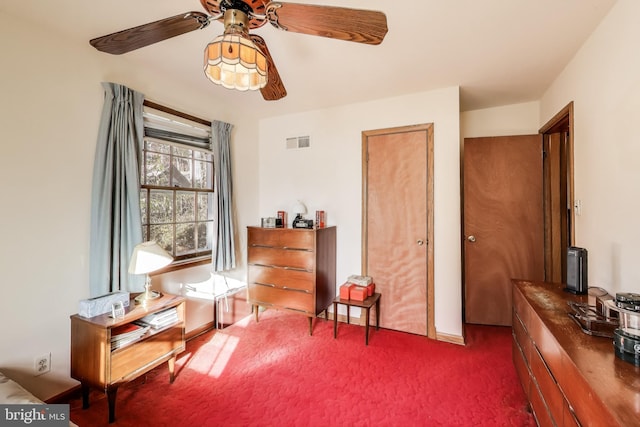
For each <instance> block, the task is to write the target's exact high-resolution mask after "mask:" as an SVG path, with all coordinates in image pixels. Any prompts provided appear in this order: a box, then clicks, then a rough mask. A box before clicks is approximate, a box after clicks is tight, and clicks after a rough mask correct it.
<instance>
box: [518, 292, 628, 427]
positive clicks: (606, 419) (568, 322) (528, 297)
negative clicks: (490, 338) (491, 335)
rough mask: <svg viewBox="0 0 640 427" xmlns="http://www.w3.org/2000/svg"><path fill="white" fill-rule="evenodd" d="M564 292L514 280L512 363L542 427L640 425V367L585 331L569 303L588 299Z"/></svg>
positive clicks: (601, 339)
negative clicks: (576, 319)
mask: <svg viewBox="0 0 640 427" xmlns="http://www.w3.org/2000/svg"><path fill="white" fill-rule="evenodd" d="M563 288H564V286H563V285H561V284H557V283H542V282H529V281H521V280H514V281H513V361H514V364H515V367H516V371H517V372H518V376H519V377H520V380H521V382H522V385H523V388H524V391H525V393H526V394H527V397H528V399H529V403H530V405H531V409H532V410H533V413H534V416H535V418H536V421H537V422H538V425H540V426H640V368H637V367H636V366H634V365H633V364H631V363H629V362H625V361H623V360H621V359H619V358H617V357H616V356H615V354H614V349H613V339H610V338H602V337H597V336H591V335H588V334H586V333H584V332H582V330H581V329H580V327H579V326H578V325H577V324H576V323H575V322H574V321H573V320H572V319H571V318H570V317H569V316H568V313H569V311H570V307H569V306H568V305H567V302H569V301H576V302H582V303H586V302H587V296H586V295H572V294H570V293H567V292H564V291H563Z"/></svg>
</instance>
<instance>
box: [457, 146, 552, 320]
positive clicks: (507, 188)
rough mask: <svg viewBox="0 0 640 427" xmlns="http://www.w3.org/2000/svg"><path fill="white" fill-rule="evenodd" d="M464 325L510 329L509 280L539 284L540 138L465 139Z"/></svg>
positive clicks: (541, 269) (541, 230)
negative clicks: (465, 323)
mask: <svg viewBox="0 0 640 427" xmlns="http://www.w3.org/2000/svg"><path fill="white" fill-rule="evenodd" d="M463 163H464V166H463V197H464V239H465V240H464V283H465V321H466V322H468V323H478V324H486V325H505V326H506V325H511V307H512V302H511V279H512V278H515V279H529V280H543V278H544V211H543V178H542V169H543V168H542V166H543V163H542V137H541V136H540V135H524V136H508V137H486V138H465V140H464V161H463Z"/></svg>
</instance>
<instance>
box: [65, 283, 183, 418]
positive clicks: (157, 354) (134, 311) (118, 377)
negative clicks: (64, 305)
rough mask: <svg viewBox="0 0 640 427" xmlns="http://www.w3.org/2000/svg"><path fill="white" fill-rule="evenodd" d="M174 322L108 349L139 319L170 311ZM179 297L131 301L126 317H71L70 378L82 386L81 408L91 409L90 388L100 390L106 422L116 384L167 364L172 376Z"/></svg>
mask: <svg viewBox="0 0 640 427" xmlns="http://www.w3.org/2000/svg"><path fill="white" fill-rule="evenodd" d="M174 308H175V310H176V312H177V320H175V321H173V323H171V324H170V325H167V326H166V327H160V328H157V329H156V328H153V327H150V328H149V329H148V331H147V332H146V333H145V334H144V335H143V336H141V337H140V338H139V339H136V340H135V341H134V342H131V343H129V344H127V345H126V346H122V347H121V348H116V349H114V350H112V348H111V347H112V346H111V338H112V336H115V333H114V331H119V330H122V328H126V327H127V325H128V324H132V323H133V322H135V321H138V320H140V319H142V318H143V317H145V316H147V315H150V314H156V313H159V312H165V310H169V309H174ZM184 308H185V299H184V298H183V297H179V296H175V295H168V294H164V295H162V296H161V297H160V298H158V299H155V300H152V301H150V302H149V303H147V304H146V305H135V304H134V300H133V299H131V301H130V304H129V307H128V308H127V311H126V314H125V316H124V318H121V319H113V318H111V317H109V315H108V314H102V315H100V316H95V317H91V318H86V317H82V316H79V315H77V314H75V315H73V316H71V377H72V378H74V379H76V380H78V381H80V383H81V385H82V400H83V407H84V408H87V407H89V390H90V388H91V387H94V388H98V389H100V390H103V391H104V392H106V394H107V399H108V404H109V422H110V423H111V422H113V421H114V420H115V402H116V393H117V391H118V386H120V384H122V383H124V382H127V381H131V380H132V379H134V378H136V377H138V376H140V375H142V374H144V373H145V372H148V371H150V370H151V369H153V368H155V367H156V366H158V365H160V364H162V363H164V362H169V381H170V382H173V380H174V369H175V360H176V355H178V354H179V353H181V352H182V351H184V349H185V339H184Z"/></svg>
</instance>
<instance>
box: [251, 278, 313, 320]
mask: <svg viewBox="0 0 640 427" xmlns="http://www.w3.org/2000/svg"><path fill="white" fill-rule="evenodd" d="M249 300H250V302H251V303H253V304H258V305H265V306H269V305H273V306H278V307H282V308H288V309H292V310H297V311H304V312H306V313H309V314H315V304H314V298H313V294H312V293H311V292H309V293H307V292H302V291H294V290H286V289H280V288H276V287H271V286H264V285H256V284H253V283H250V284H249Z"/></svg>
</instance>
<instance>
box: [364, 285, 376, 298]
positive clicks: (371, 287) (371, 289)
mask: <svg viewBox="0 0 640 427" xmlns="http://www.w3.org/2000/svg"><path fill="white" fill-rule="evenodd" d="M365 287H366V288H367V296H368V297H370V296H371V295H373V294H374V293H375V291H376V284H375V283H369V284H368V285H367V286H365Z"/></svg>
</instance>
